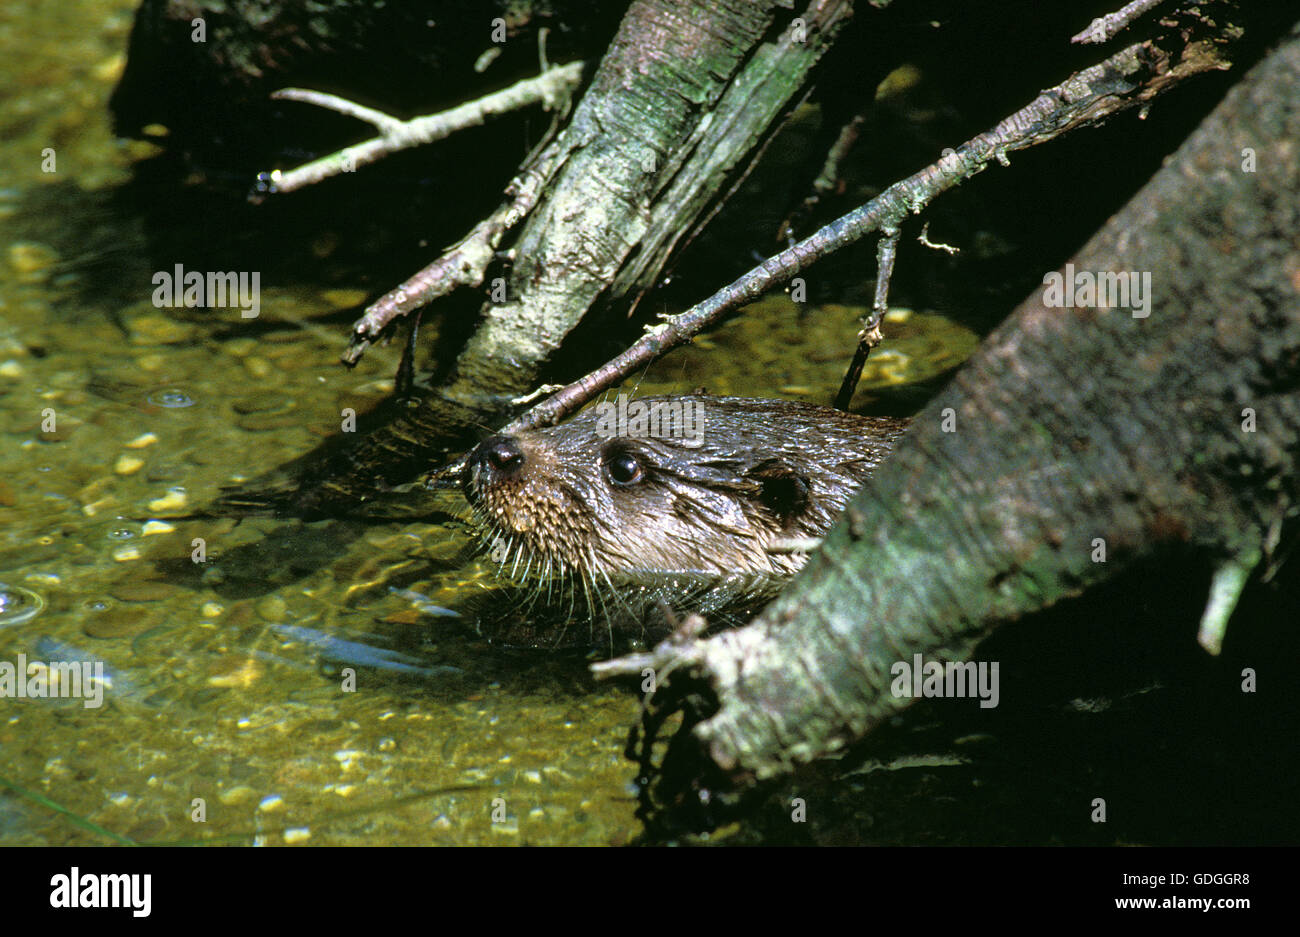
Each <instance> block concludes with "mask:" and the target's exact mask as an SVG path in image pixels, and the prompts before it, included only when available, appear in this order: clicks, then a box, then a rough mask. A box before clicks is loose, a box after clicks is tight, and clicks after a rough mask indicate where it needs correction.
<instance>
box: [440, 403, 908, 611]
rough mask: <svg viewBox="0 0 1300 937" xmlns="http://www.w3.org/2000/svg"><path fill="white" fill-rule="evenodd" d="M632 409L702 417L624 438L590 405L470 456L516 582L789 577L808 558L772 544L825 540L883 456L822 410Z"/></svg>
mask: <svg viewBox="0 0 1300 937" xmlns="http://www.w3.org/2000/svg"><path fill="white" fill-rule="evenodd" d="M637 403H639V404H642V405H644V406H645V407H646V408H656V407H662V408H669V407H675V408H681V407H687V408H692V407H693V408H698V409H697V410H695V411H693V413H694V414H695V415H694V416H693V419H694V420H695V422H694V423H690V424H683V423H682V422H680V421H679V422H676V423H674V422H673V421H672V420H671V419H666V420H665V421H664V423H663V425H661V424H659V423H657V422H654V421H651V422H649V423H647V424H640V428H641V429H642V430H643V431H641V432H635V431H629V432H619V430H620V429H628V430H636V429H638V424H631V425H629V426H622V425H621V424H619V423H618V421H614V422H611V421H610V420H609V416H610V414H609V411H608V410H607V409H605V410H602V409H601V408H600V407H597V408H592V409H589V410H587V411H584V412H583V413H582V414H579V415H578V416H577V417H575V418H573V419H572V420H570V421H568V422H567V423H564V424H562V425H560V426H557V427H552V428H549V429H542V430H534V431H530V432H526V433H520V434H518V435H514V436H493V437H491V438H489V439H486V440H484V441H483V442H482V443H480V444H479V445H478V446H477V447H476V448H475V449H474V450H473V451H472V452H471V453H470V454H469V456H468V458H467V460H466V466H465V469H464V474H463V476H462V488H463V489H464V492H465V495H466V497H467V498H468V500H469V502H470V504H471V505H472V506H473V508H474V513H475V515H476V518H477V521H478V522H479V525H480V527H481V529H482V532H483V534H484V541H485V544H486V545H487V547H488V549H489V552H490V553H491V555H492V557H493V558H494V559H495V560H497V561H498V562H499V563H502V564H503V565H508V567H509V569H510V570H512V571H513V572H514V573H515V574H516V575H518V574H522V575H523V576H524V577H525V578H541V579H545V578H550V577H553V576H574V577H577V578H579V579H581V580H582V581H583V582H585V583H590V584H593V585H601V584H609V585H614V586H617V585H619V584H621V583H638V582H640V581H642V580H644V579H645V578H646V577H649V576H663V575H665V574H668V575H676V574H683V575H691V576H694V577H697V578H698V577H700V576H703V577H721V576H735V575H737V574H739V575H742V576H744V575H749V576H759V577H761V576H769V577H771V576H776V577H784V576H787V575H789V574H790V573H793V572H794V571H795V570H797V569H798V568H799V567H800V566H801V565H802V564H803V562H804V560H805V557H804V556H802V555H799V554H793V555H792V554H788V553H772V552H769V550H768V547H769V546H770V545H771V543H772V541H773V540H776V539H784V538H788V537H818V536H821V535H822V534H823V533H824V532H825V530H826V528H827V527H828V526H829V525H830V523H831V521H832V520H833V518H834V517H835V515H836V514H838V513H839V511H840V510H841V509H842V508H843V506H844V504H845V502H846V500H847V498H848V497H849V495H850V494H851V493H852V492H853V490H854V489H855V488H856V487H857V486H858V484H860V482H861V481H862V479H863V477H864V476H865V473H866V470H867V468H869V467H870V465H873V464H874V462H875V461H877V460H878V458H879V455H883V452H884V450H885V448H887V446H886V444H885V443H884V442H883V441H882V440H881V438H879V437H880V434H879V433H872V432H869V431H868V430H867V429H866V426H865V424H866V421H865V418H861V417H853V416H850V415H848V414H840V413H838V412H837V411H829V410H826V409H825V408H821V407H811V406H808V405H804V404H787V403H782V402H779V401H763V400H749V399H748V398H728V397H706V396H689V397H672V398H654V397H649V398H643V399H642V400H640V401H637ZM605 406H606V407H608V406H610V405H605ZM664 412H669V411H668V410H667V409H665V411H664ZM675 412H677V413H679V414H680V412H681V411H680V410H678V411H675ZM828 414H834V416H833V417H830V416H827V415H828ZM846 421H847V422H846ZM664 425H666V426H667V427H668V428H669V430H670V431H668V432H664V431H663V427H664ZM683 426H686V427H687V428H689V429H692V430H696V429H698V430H700V432H689V433H688V432H681V431H680V430H681V429H682V428H683ZM674 427H675V428H676V430H677V431H675V432H674V431H671V430H673V428H674ZM656 428H657V429H658V430H659V431H652V430H655V429H656ZM873 447H878V448H879V449H880V452H879V453H878V454H877V453H875V450H874V449H873Z"/></svg>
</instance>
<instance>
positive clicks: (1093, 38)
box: [1070, 0, 1165, 43]
mask: <svg viewBox="0 0 1300 937" xmlns="http://www.w3.org/2000/svg"><path fill="white" fill-rule="evenodd" d="M1164 2H1165V0H1133V2H1132V3H1126V4H1125V5H1124V6H1123V7H1122V8H1120V9H1119V10H1116V11H1115V12H1114V13H1107V14H1106V15H1105V16H1099V17H1097V18H1096V19H1095V20H1093V21H1092V22H1091V23H1089V24H1088V28H1087V29H1085V30H1084V31H1083V32H1081V33H1079V34H1078V35H1077V36H1071V37H1070V41H1071V42H1074V43H1088V42H1106V41H1107V40H1108V39H1110V38H1111V37H1112V36H1115V35H1118V34H1119V33H1121V32H1123V31H1124V29H1125V28H1126V27H1127V26H1128V24H1129V23H1131V22H1133V21H1134V20H1135V19H1137V18H1138V17H1139V16H1141V15H1142V14H1144V13H1146V12H1147V11H1148V10H1151V9H1154V8H1155V7H1158V6H1160V4H1162V3H1164Z"/></svg>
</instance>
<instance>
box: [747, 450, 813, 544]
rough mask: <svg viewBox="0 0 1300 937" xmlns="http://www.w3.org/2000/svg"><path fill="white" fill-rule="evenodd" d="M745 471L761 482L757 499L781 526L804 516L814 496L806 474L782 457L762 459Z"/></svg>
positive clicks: (757, 481) (758, 482)
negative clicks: (781, 458)
mask: <svg viewBox="0 0 1300 937" xmlns="http://www.w3.org/2000/svg"><path fill="white" fill-rule="evenodd" d="M746 474H748V475H749V477H750V478H752V479H753V480H754V481H755V482H756V483H757V484H758V501H759V503H760V504H761V505H763V507H764V509H765V510H767V512H768V513H770V514H771V515H772V516H773V517H775V518H776V519H777V520H778V521H780V523H781V526H782V527H786V526H789V525H790V524H792V523H793V522H794V520H795V519H796V518H797V517H799V516H801V515H802V514H803V513H804V512H805V511H806V510H808V505H809V503H810V502H811V500H812V485H811V484H810V483H809V481H808V479H807V477H806V476H804V475H801V474H799V473H798V472H796V471H795V470H794V469H793V468H791V467H790V466H789V465H787V464H786V463H784V462H782V461H780V460H779V459H769V460H768V461H766V462H761V463H759V464H758V465H756V466H754V468H752V469H750V470H749V472H747V473H746Z"/></svg>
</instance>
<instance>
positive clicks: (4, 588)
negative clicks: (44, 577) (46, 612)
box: [0, 582, 45, 628]
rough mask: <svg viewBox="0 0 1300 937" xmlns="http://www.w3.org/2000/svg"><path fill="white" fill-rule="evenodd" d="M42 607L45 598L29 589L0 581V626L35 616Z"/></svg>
mask: <svg viewBox="0 0 1300 937" xmlns="http://www.w3.org/2000/svg"><path fill="white" fill-rule="evenodd" d="M44 607H45V600H44V599H43V598H41V597H40V596H39V595H37V594H36V593H35V592H33V591H31V590H30V589H24V588H23V587H22V586H11V585H7V584H6V583H3V582H0V628H7V627H9V626H10V625H18V624H22V623H23V622H25V621H28V620H29V619H32V618H35V617H36V616H37V615H38V614H40V611H41V609H43V608H44Z"/></svg>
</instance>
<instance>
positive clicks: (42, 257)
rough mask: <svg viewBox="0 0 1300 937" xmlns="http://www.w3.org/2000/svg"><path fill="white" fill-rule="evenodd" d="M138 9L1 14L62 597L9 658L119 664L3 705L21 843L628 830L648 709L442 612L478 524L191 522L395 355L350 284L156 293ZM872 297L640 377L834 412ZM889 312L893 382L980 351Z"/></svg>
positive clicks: (34, 463)
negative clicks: (359, 321)
mask: <svg viewBox="0 0 1300 937" xmlns="http://www.w3.org/2000/svg"><path fill="white" fill-rule="evenodd" d="M132 6H133V5H132V4H131V3H127V2H120V0H94V2H89V0H86V2H69V0H61V2H60V3H59V4H57V11H56V10H55V9H53V7H54V5H51V4H49V3H48V2H41V0H26V2H10V3H8V4H6V5H5V6H4V8H3V10H0V63H2V65H0V67H2V68H3V69H4V72H5V73H4V76H3V79H0V84H3V86H4V88H5V94H4V97H3V100H2V101H0V138H2V140H0V165H3V166H4V167H5V176H4V179H3V182H2V183H0V185H2V188H0V251H2V252H3V256H2V257H0V582H4V583H6V584H8V585H9V586H11V587H14V591H15V595H17V594H18V590H27V591H28V592H29V593H30V594H31V595H33V596H35V597H37V598H34V599H32V601H34V602H43V604H44V607H43V608H42V609H41V610H40V611H39V613H37V614H36V615H34V616H33V617H30V618H27V619H26V620H23V621H17V622H16V623H13V624H11V625H9V626H7V627H3V628H0V661H8V662H17V661H19V660H20V659H21V658H20V655H25V658H26V660H27V661H29V662H49V661H58V660H64V661H80V660H86V661H90V662H102V664H103V667H104V675H103V677H104V681H105V683H104V684H100V686H101V687H102V688H103V691H104V692H103V695H104V699H103V704H102V705H101V706H98V707H95V708H90V707H87V706H86V705H84V703H83V701H82V700H78V699H13V698H5V699H0V781H2V782H3V784H4V785H5V786H6V787H7V788H8V790H7V791H5V790H0V842H4V843H19V844H38V843H47V844H57V843H112V842H123V841H132V842H141V843H158V842H200V841H209V840H219V841H229V842H250V841H259V842H267V843H282V842H289V843H315V844H319V843H557V842H565V843H622V842H625V841H628V840H629V839H631V838H632V837H634V836H635V835H636V834H637V832H638V831H639V824H638V823H637V821H636V820H635V819H634V817H633V812H632V811H633V800H632V797H631V794H630V792H629V788H628V783H629V781H630V779H631V777H632V774H633V768H632V766H631V765H630V764H629V763H628V762H626V761H625V760H624V759H623V757H622V749H623V744H624V741H625V736H626V732H627V728H628V726H629V725H630V724H631V722H632V721H633V720H634V718H635V714H636V706H637V702H636V700H635V698H633V697H632V696H630V695H628V694H627V693H626V692H624V691H622V690H619V689H614V688H610V687H606V686H601V685H598V684H596V683H594V682H593V681H592V680H591V678H590V677H589V676H588V674H587V671H586V663H587V659H585V658H584V657H583V656H582V655H572V654H570V655H567V656H566V655H556V654H545V653H540V652H538V653H526V652H507V651H503V650H502V649H499V648H494V647H492V646H490V645H488V644H487V643H485V642H483V641H480V640H478V639H477V638H476V637H475V635H474V633H473V631H472V628H470V627H467V626H466V624H465V623H464V622H463V621H458V620H456V619H452V618H449V617H446V616H444V615H443V614H441V613H440V612H439V611H438V609H440V608H452V609H456V608H460V607H463V606H464V603H465V599H466V597H467V596H472V595H473V594H475V593H477V592H480V591H481V590H482V589H483V588H484V587H485V586H486V585H487V584H489V583H490V579H491V577H490V571H489V570H488V569H487V567H486V566H485V565H483V564H482V563H480V562H478V561H474V560H469V561H468V562H467V561H466V560H465V559H464V557H463V550H464V548H465V546H466V543H465V538H464V536H463V534H462V533H461V532H459V531H457V530H452V529H447V528H438V527H432V526H429V525H419V524H409V525H400V524H382V523H379V524H369V525H365V524H360V523H351V524H345V523H342V522H337V521H324V522H319V523H315V524H308V525H303V524H299V523H297V522H292V521H278V520H268V519H248V520H244V521H242V522H236V521H235V520H233V519H232V520H223V521H212V520H183V519H181V520H176V519H169V518H176V517H177V516H183V515H185V514H187V513H188V512H191V511H195V510H197V509H198V508H201V507H202V506H203V505H204V504H205V503H207V501H208V500H209V499H210V498H211V497H213V495H214V494H215V493H216V492H217V491H218V489H219V488H220V487H221V486H223V485H228V484H231V483H234V482H238V481H239V480H240V479H241V478H248V477H252V476H255V475H257V474H259V473H261V472H264V471H266V470H268V469H271V468H274V467H275V466H277V465H279V464H281V463H282V462H283V461H285V460H286V459H287V458H290V457H292V456H296V455H299V454H301V453H303V452H306V451H308V450H310V449H311V448H312V447H313V446H314V445H316V444H317V443H318V442H319V441H320V440H321V439H323V438H325V437H326V436H328V435H329V434H331V433H333V432H336V431H337V429H338V419H339V418H338V413H339V411H340V409H341V408H342V407H344V406H352V407H357V408H363V407H366V406H368V405H370V404H373V403H374V402H375V401H376V400H378V399H379V398H380V397H382V396H383V395H384V394H385V393H387V392H388V391H389V390H390V389H391V376H392V375H393V373H394V371H395V368H396V363H397V353H396V351H395V350H394V349H392V348H376V349H373V350H371V351H370V352H369V354H368V355H367V356H366V358H365V359H364V360H363V362H362V363H361V365H360V367H358V368H357V369H356V370H354V371H351V372H349V371H346V370H344V369H343V368H342V367H341V366H339V365H338V364H337V355H338V353H339V351H340V349H341V347H342V344H343V331H342V329H339V328H333V327H322V326H318V325H312V324H311V320H312V319H313V318H314V317H316V316H318V315H320V314H322V313H326V312H328V311H330V310H331V309H334V308H337V307H345V306H348V305H350V304H352V303H355V302H357V297H358V295H361V294H360V293H359V292H358V290H357V289H354V290H351V291H349V289H348V288H347V286H346V285H344V286H342V287H340V286H339V285H338V284H321V285H319V286H316V285H308V286H293V287H285V286H281V285H277V284H274V283H271V284H268V283H263V284H262V301H261V310H260V316H259V323H262V324H265V323H268V322H270V323H279V324H281V325H284V326H286V327H284V328H278V329H272V330H270V331H259V332H257V333H241V331H240V329H239V325H240V322H239V313H238V310H237V309H214V310H208V309H168V308H157V307H156V306H155V305H154V303H153V302H152V301H151V294H152V290H153V286H152V285H151V283H150V280H149V277H150V275H151V273H152V271H151V270H150V269H149V265H148V263H147V262H146V260H145V258H144V257H143V256H140V255H139V254H138V253H137V248H138V247H139V245H140V236H139V233H138V231H137V230H136V219H134V218H133V217H132V216H131V215H130V213H129V212H126V211H123V210H121V209H120V208H114V207H113V203H112V199H111V196H112V193H113V192H114V190H115V188H117V187H119V186H122V185H124V184H125V183H126V182H127V181H128V180H129V179H130V178H131V174H132V166H133V163H134V161H135V160H138V159H140V158H143V157H145V156H147V155H148V154H149V152H150V150H151V148H150V147H149V146H148V145H146V144H126V143H121V142H119V141H116V140H114V139H113V138H112V136H111V133H110V129H109V124H108V115H107V111H106V101H107V98H108V95H109V93H110V92H111V90H112V86H113V83H114V81H115V80H116V78H117V76H118V75H119V73H120V70H121V67H122V55H123V49H124V47H125V42H126V38H127V34H128V31H129V26H130V16H131V12H132ZM46 148H50V149H51V150H52V154H53V158H54V163H53V166H52V167H51V166H50V165H49V164H48V157H49V156H50V152H49V151H47V149H46ZM43 161H44V162H45V165H43ZM48 168H53V171H51V172H47V171H44V170H45V169H48ZM157 197H158V198H159V199H162V200H165V199H167V198H169V193H167V192H159V193H158V194H157ZM191 223H194V224H200V223H202V219H192V220H191ZM69 230H76V231H92V232H93V235H94V236H93V238H92V239H91V240H92V241H93V244H91V243H89V242H87V243H86V244H79V243H77V241H76V240H75V239H70V238H69V237H68V236H67V234H66V232H67V231H69ZM181 233H182V232H180V231H178V232H177V235H178V237H179V236H180V235H181ZM190 236H192V232H191V233H190ZM104 245H109V246H110V247H111V248H112V250H116V251H117V253H116V254H112V253H111V251H110V254H109V259H110V262H111V263H112V264H113V266H114V269H115V271H116V273H115V275H114V276H113V278H112V284H111V285H110V284H108V283H107V282H105V283H102V284H101V283H100V282H98V281H97V279H96V278H97V277H98V276H101V275H102V274H101V273H99V272H97V271H102V270H103V264H102V263H98V264H97V263H94V262H92V261H95V260H96V259H97V258H96V257H93V256H89V252H92V251H104V250H107V248H105V247H104ZM100 259H102V258H100ZM123 284H125V286H123ZM355 286H356V287H358V288H360V287H361V285H360V284H356V285H355ZM852 315H853V311H852V310H848V309H843V308H833V309H828V310H822V311H821V312H819V313H818V314H816V315H810V316H806V317H804V318H803V319H800V318H799V317H797V316H794V315H792V307H791V306H790V303H789V302H788V300H786V299H785V298H783V297H777V298H775V299H772V300H769V301H768V302H767V303H765V304H764V305H763V308H762V310H761V312H760V314H757V315H755V316H752V317H748V318H742V319H738V320H736V321H734V322H733V323H732V324H730V325H728V326H726V327H725V328H724V329H722V330H720V331H719V332H717V333H715V334H714V335H712V336H710V337H708V338H706V339H702V340H701V341H700V342H698V343H697V344H696V346H695V347H693V348H690V349H687V350H686V351H684V352H683V353H681V354H679V355H677V356H674V357H672V358H670V359H669V360H668V361H666V362H663V363H662V364H661V365H660V366H658V367H657V368H656V369H655V370H654V372H652V374H651V375H650V376H649V378H648V379H647V380H646V382H645V383H644V385H643V389H644V390H647V391H649V390H661V389H678V390H685V389H690V388H693V387H695V386H698V385H701V384H707V385H708V387H709V389H710V390H711V391H714V392H719V393H746V394H763V393H770V394H777V393H784V394H786V395H788V396H798V395H805V396H813V397H815V398H816V399H819V400H825V399H827V397H828V396H829V394H830V393H831V392H832V391H833V389H834V387H835V385H836V383H837V382H838V380H839V377H840V374H841V371H842V368H843V361H844V356H845V354H846V349H845V346H844V341H845V336H846V335H848V336H851V335H852V334H853V325H852ZM891 328H892V331H891V335H892V336H893V337H892V339H891V344H890V345H889V346H887V347H885V348H883V349H881V351H880V352H878V353H877V354H876V355H875V356H874V357H873V360H872V363H871V367H870V369H869V371H868V374H867V380H866V382H865V383H866V384H867V385H870V384H871V383H872V382H878V383H895V382H897V381H899V380H904V379H913V378H915V377H917V376H925V375H927V374H931V373H934V372H936V371H938V370H943V369H945V368H948V367H951V366H953V365H955V364H956V363H957V362H958V361H959V360H960V359H961V358H962V357H964V355H965V354H967V353H968V352H969V350H970V349H971V347H973V344H974V338H973V336H971V335H970V334H969V333H967V332H965V331H963V330H960V329H956V328H955V327H951V326H948V325H946V324H945V323H944V322H943V320H939V319H936V318H933V317H927V316H922V315H915V316H912V317H911V318H910V319H907V320H906V321H904V317H902V316H900V317H898V318H897V321H896V322H894V323H893V324H892V326H891ZM791 346H797V347H798V348H799V349H801V350H804V351H805V352H806V353H803V354H792V353H791V351H792V349H791ZM724 359H725V361H727V362H730V364H726V363H721V364H720V362H723V361H724ZM706 361H707V364H706ZM196 550H202V553H203V555H202V556H201V559H202V560H203V562H200V563H196V562H194V559H195V555H196V554H195V551H196ZM11 613H12V612H11ZM344 641H346V642H352V644H350V645H348V644H340V643H339V642H344ZM384 654H387V655H388V656H386V657H383V656H379V655H384ZM345 667H352V668H354V669H355V671H356V680H355V687H351V686H348V687H344V685H343V684H344V680H343V675H342V668H345ZM36 672H38V673H39V672H40V668H39V667H38V668H37V671H36ZM200 820H201V821H202V822H199V821H200Z"/></svg>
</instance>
